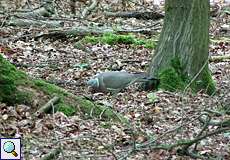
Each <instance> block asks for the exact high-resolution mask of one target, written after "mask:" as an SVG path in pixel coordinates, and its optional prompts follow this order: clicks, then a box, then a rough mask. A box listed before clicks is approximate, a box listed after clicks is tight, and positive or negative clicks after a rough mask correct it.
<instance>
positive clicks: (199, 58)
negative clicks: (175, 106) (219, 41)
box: [149, 0, 215, 94]
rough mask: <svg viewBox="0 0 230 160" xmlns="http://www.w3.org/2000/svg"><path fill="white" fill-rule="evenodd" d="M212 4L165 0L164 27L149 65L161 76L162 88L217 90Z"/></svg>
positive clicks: (154, 73) (194, 0)
mask: <svg viewBox="0 0 230 160" xmlns="http://www.w3.org/2000/svg"><path fill="white" fill-rule="evenodd" d="M209 7H210V6H209V1H208V0H202V1H201V0H189V1H188V0H166V1H165V19H164V26H163V29H162V32H161V35H160V39H159V43H158V46H157V48H156V51H155V54H154V55H153V58H152V62H151V64H150V68H149V74H150V75H152V76H160V79H162V81H161V87H162V88H165V89H170V90H177V89H182V90H183V89H184V88H186V86H188V85H189V86H190V87H191V88H192V89H193V90H194V91H199V90H205V91H206V92H207V93H209V94H212V93H213V92H214V91H215V84H214V82H213V80H212V77H211V74H210V71H209V68H208V45H209V33H208V32H209V9H210V8H209ZM191 81H192V82H191Z"/></svg>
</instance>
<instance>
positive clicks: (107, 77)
mask: <svg viewBox="0 0 230 160" xmlns="http://www.w3.org/2000/svg"><path fill="white" fill-rule="evenodd" d="M152 80H157V79H156V78H149V77H148V76H147V74H146V73H128V72H120V71H109V72H103V73H100V74H97V75H95V76H94V78H93V79H90V80H89V81H88V82H87V85H88V86H90V87H92V89H93V90H94V91H96V92H104V93H106V92H112V93H117V92H119V91H120V90H122V89H124V88H125V87H127V86H129V85H131V84H133V83H136V82H148V81H152Z"/></svg>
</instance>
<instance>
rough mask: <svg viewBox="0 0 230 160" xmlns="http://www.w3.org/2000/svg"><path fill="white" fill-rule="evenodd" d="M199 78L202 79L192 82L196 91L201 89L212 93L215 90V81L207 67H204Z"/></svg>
mask: <svg viewBox="0 0 230 160" xmlns="http://www.w3.org/2000/svg"><path fill="white" fill-rule="evenodd" d="M201 79H202V80H199V81H195V82H194V83H193V84H192V88H194V90H195V91H196V92H197V91H200V90H201V89H203V90H205V92H206V93H207V94H209V95H212V94H214V93H215V92H216V87H215V86H216V84H215V81H214V80H213V79H212V75H211V73H210V71H209V70H208V69H207V68H206V69H204V71H203V73H202V77H201Z"/></svg>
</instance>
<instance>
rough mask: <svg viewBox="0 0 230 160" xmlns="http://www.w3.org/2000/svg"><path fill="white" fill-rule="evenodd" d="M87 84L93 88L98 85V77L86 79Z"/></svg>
mask: <svg viewBox="0 0 230 160" xmlns="http://www.w3.org/2000/svg"><path fill="white" fill-rule="evenodd" d="M87 85H88V86H91V87H93V88H98V87H99V80H98V78H94V79H90V80H89V81H87Z"/></svg>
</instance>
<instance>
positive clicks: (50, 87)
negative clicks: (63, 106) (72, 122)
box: [34, 80, 68, 97]
mask: <svg viewBox="0 0 230 160" xmlns="http://www.w3.org/2000/svg"><path fill="white" fill-rule="evenodd" d="M34 84H35V86H37V87H39V88H40V89H41V90H42V91H43V92H45V93H46V94H48V95H50V96H55V95H57V96H59V97H60V96H61V97H64V96H67V95H68V94H67V93H66V92H64V90H63V89H61V88H60V87H58V86H56V85H54V84H50V83H47V82H45V81H43V80H34Z"/></svg>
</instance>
